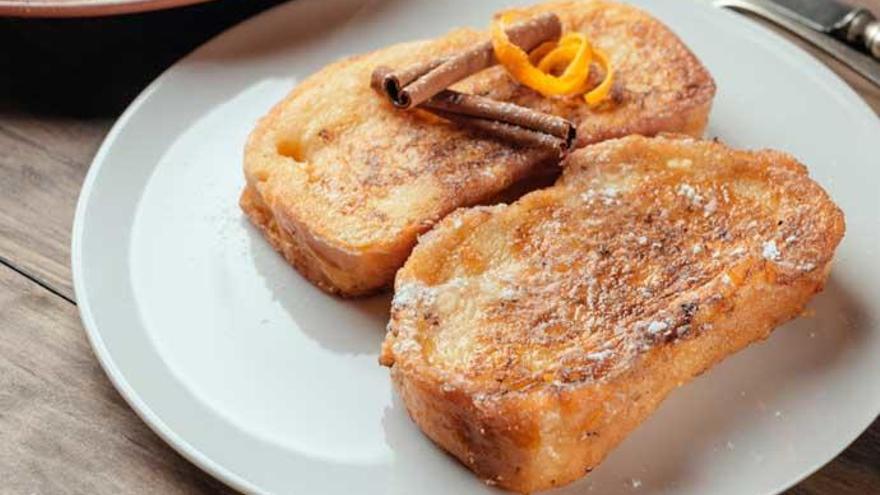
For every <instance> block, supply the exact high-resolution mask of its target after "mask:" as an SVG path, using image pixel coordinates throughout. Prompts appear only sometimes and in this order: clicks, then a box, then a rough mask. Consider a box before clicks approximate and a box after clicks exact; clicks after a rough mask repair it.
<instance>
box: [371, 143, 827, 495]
mask: <svg viewBox="0 0 880 495" xmlns="http://www.w3.org/2000/svg"><path fill="white" fill-rule="evenodd" d="M565 167H566V168H565V171H564V173H563V176H562V177H561V178H560V180H559V181H558V182H557V184H556V185H555V186H553V187H551V188H548V189H545V190H541V191H537V192H534V193H531V194H528V195H526V196H524V197H523V198H521V199H520V200H518V201H517V202H516V203H513V204H511V205H510V206H503V205H502V206H496V207H489V208H487V207H479V208H471V209H462V210H459V211H458V212H456V213H454V214H452V215H450V216H449V217H447V218H446V219H444V220H443V221H442V222H441V223H440V224H438V225H437V226H436V227H435V228H434V230H432V231H431V232H429V233H428V234H426V235H425V236H423V237H422V238H421V240H420V241H419V245H418V246H417V247H416V248H415V250H414V251H413V253H412V255H411V256H410V258H409V259H408V260H407V262H406V264H405V265H404V267H403V268H402V269H401V270H400V271H399V272H398V274H397V279H396V283H395V298H394V303H393V305H392V315H391V322H390V324H389V333H388V335H387V337H386V341H385V343H384V345H383V353H382V357H381V361H382V363H383V364H385V365H387V366H391V375H392V378H393V380H394V383H395V385H396V387H397V389H398V391H399V392H400V394H401V396H402V398H403V401H404V403H405V404H406V407H407V410H408V411H409V413H410V415H411V416H412V418H413V420H414V421H415V422H416V423H417V424H418V425H419V426H420V427H421V428H422V430H423V431H424V432H425V433H426V434H427V435H428V436H429V437H430V438H431V439H433V440H434V441H435V442H436V443H437V444H438V445H440V446H441V447H443V448H444V449H446V450H448V451H449V452H451V453H452V454H453V455H455V456H456V457H457V458H458V459H460V460H461V461H462V462H463V463H464V464H465V465H466V466H468V467H469V468H471V469H472V470H473V471H474V472H476V473H477V475H479V476H480V477H482V478H484V479H486V480H487V481H489V482H491V483H493V484H498V485H500V486H502V487H504V488H508V489H511V490H515V491H520V492H531V491H536V490H542V489H546V488H550V487H554V486H559V485H562V484H565V483H569V482H571V481H573V480H576V479H578V478H580V477H581V476H583V475H585V474H586V473H588V472H589V471H591V470H592V469H593V468H594V467H596V466H597V465H598V464H599V463H600V462H601V461H602V459H603V458H604V457H605V456H606V455H607V454H608V452H609V451H610V450H611V449H612V448H613V447H614V446H616V445H617V444H618V443H619V442H620V441H621V440H622V439H623V438H624V437H625V436H626V435H627V434H628V433H629V432H630V431H632V430H633V429H634V428H635V427H637V426H638V425H639V424H640V423H641V422H642V421H643V420H644V419H645V418H646V417H647V416H648V415H649V414H650V413H651V412H653V411H654V410H655V409H656V408H657V407H658V405H659V404H660V402H661V401H662V400H663V399H664V398H665V397H666V396H667V394H668V393H669V392H670V391H671V390H673V389H674V388H675V387H678V386H680V385H682V384H684V383H686V382H687V381H689V380H690V379H691V378H693V377H695V376H697V375H698V374H700V373H702V372H703V371H705V370H707V369H708V368H709V367H711V366H712V365H714V364H715V363H717V362H718V361H720V360H721V359H723V358H724V357H725V356H728V355H729V354H731V353H733V352H736V351H738V350H739V349H742V348H743V347H745V346H747V345H748V344H750V343H752V342H755V341H758V340H761V339H764V338H766V337H767V336H768V335H769V333H770V332H771V331H772V330H773V329H774V328H775V327H776V326H778V325H780V324H781V323H783V322H785V321H787V320H789V319H791V318H794V317H796V316H797V315H799V314H800V313H801V312H802V310H803V308H804V306H805V304H806V303H807V301H808V300H809V299H810V297H811V296H812V295H813V294H815V293H816V292H818V291H820V290H821V289H822V286H823V283H824V281H825V279H826V277H827V274H828V271H829V267H830V262H831V259H832V256H833V254H834V250H835V248H836V247H837V245H838V243H839V242H840V240H841V238H842V237H843V233H844V219H843V214H842V213H841V211H840V210H839V209H838V208H837V206H836V205H835V204H834V203H833V202H832V201H831V200H830V199H829V198H828V196H827V194H826V193H825V192H824V191H823V190H822V189H821V187H819V186H818V185H817V184H816V183H814V182H813V181H812V180H810V178H809V177H808V176H807V173H806V169H805V168H804V167H803V166H802V165H800V164H798V163H797V162H796V161H795V160H794V159H793V158H792V157H790V156H788V155H785V154H783V153H779V152H774V151H756V152H746V151H733V150H730V149H728V148H726V147H725V146H724V145H722V144H719V143H714V142H708V141H696V140H693V139H689V138H680V137H673V136H664V137H657V138H653V139H649V138H642V137H629V138H624V139H621V140H612V141H607V142H605V143H601V144H597V145H594V146H590V147H588V148H586V149H583V150H580V151H578V152H576V153H574V154H573V155H572V156H571V157H570V158H569V159H568V160H567V162H566V163H565Z"/></svg>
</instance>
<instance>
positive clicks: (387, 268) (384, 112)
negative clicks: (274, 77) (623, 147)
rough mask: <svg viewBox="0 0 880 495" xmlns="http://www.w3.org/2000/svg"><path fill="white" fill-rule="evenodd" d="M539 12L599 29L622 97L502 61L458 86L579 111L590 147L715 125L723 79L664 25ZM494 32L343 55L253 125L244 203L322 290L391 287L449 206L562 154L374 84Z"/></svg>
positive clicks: (593, 4)
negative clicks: (552, 87) (534, 78)
mask: <svg viewBox="0 0 880 495" xmlns="http://www.w3.org/2000/svg"><path fill="white" fill-rule="evenodd" d="M529 10H530V12H531V13H532V14H537V13H539V12H543V11H553V12H556V13H557V14H558V15H559V17H560V18H561V20H562V22H563V25H564V28H565V29H566V30H578V31H583V32H585V33H587V34H588V35H589V37H590V39H591V40H592V41H593V42H594V43H595V45H596V46H598V47H600V48H601V49H603V50H605V52H606V53H607V54H608V56H609V57H610V60H611V63H612V65H613V66H614V68H615V72H616V78H617V86H616V88H615V90H614V91H613V100H614V102H613V104H606V105H604V106H603V107H601V108H598V109H596V110H591V109H589V108H588V107H587V106H586V105H585V104H584V103H583V99H582V98H579V97H572V98H568V99H552V100H551V99H547V98H543V97H540V96H539V95H538V94H537V93H535V92H533V91H532V90H530V89H528V88H525V87H522V86H520V85H518V84H517V83H516V82H515V81H513V80H512V79H511V78H510V77H509V76H508V75H507V73H506V72H505V71H504V69H503V68H501V67H494V68H491V69H488V70H486V71H483V72H481V73H479V74H477V75H475V76H472V77H470V78H468V79H465V80H464V81H462V82H461V83H459V84H458V85H456V89H459V90H461V91H465V92H469V93H480V94H486V95H488V96H491V97H493V98H497V99H502V100H507V101H514V102H516V103H519V104H521V105H525V106H529V107H532V108H538V109H540V110H544V111H548V112H552V113H555V114H557V115H562V116H564V117H566V118H569V119H572V120H573V121H574V122H576V123H577V124H578V133H579V144H580V145H584V144H587V143H591V142H596V141H599V140H603V139H607V138H610V137H619V136H623V135H627V134H630V133H643V134H654V133H657V132H660V131H677V132H684V133H690V134H693V135H699V134H701V133H702V132H703V128H704V126H705V124H706V118H707V116H708V113H709V107H710V105H711V101H712V97H713V95H714V92H715V86H714V83H713V82H712V79H711V77H710V76H709V74H708V73H707V72H706V70H705V69H704V68H703V66H702V65H701V64H700V62H699V61H698V60H697V59H696V58H695V57H694V55H693V54H692V53H691V52H690V51H689V50H688V49H687V48H686V47H685V46H684V45H683V44H682V43H681V41H680V40H679V39H678V38H677V37H676V36H675V34H673V33H672V32H670V31H669V30H668V29H667V28H666V27H664V26H663V25H662V24H661V23H659V22H658V21H656V20H655V19H653V18H651V17H649V16H648V15H647V14H645V13H643V12H641V11H639V10H637V9H635V8H632V7H629V6H624V5H619V4H615V3H610V2H605V1H599V0H597V1H582V2H561V3H548V4H542V5H539V6H536V7H533V8H531V9H529ZM487 22H488V20H487ZM485 39H487V35H486V33H484V32H478V31H473V30H467V29H462V30H458V31H454V32H452V33H450V34H448V35H446V36H444V37H441V38H438V39H435V40H431V41H419V42H412V43H404V44H400V45H395V46H391V47H388V48H385V49H383V50H379V51H377V52H373V53H370V54H366V55H361V56H357V57H353V58H348V59H345V60H343V61H340V62H337V63H335V64H332V65H330V66H328V67H326V68H324V69H323V70H321V71H319V72H318V73H316V74H315V75H313V76H311V77H309V78H308V79H307V80H305V81H304V82H303V83H302V84H300V85H299V86H298V87H297V88H296V89H294V90H293V92H291V93H290V95H288V96H287V97H286V98H285V99H284V100H283V101H281V102H280V103H278V104H277V105H276V106H275V108H273V109H272V111H271V112H270V113H269V114H268V115H267V116H266V117H264V118H263V119H262V120H261V121H260V123H259V124H258V125H257V127H256V129H255V130H254V131H253V133H252V134H251V136H250V139H249V140H248V143H247V147H246V150H245V165H244V168H245V175H246V177H247V185H246V187H245V190H244V192H243V194H242V198H241V206H242V208H243V209H244V211H245V212H246V213H247V214H248V216H249V217H250V218H251V220H252V221H253V223H254V224H256V225H257V226H258V227H259V228H261V229H262V230H263V232H264V233H265V235H266V237H267V238H268V239H269V240H270V241H271V242H272V244H273V245H274V246H275V248H276V249H278V250H279V251H281V252H283V254H284V255H285V257H286V258H287V259H288V260H289V261H290V262H291V263H292V264H293V265H295V266H296V267H297V268H298V269H299V270H300V271H301V272H302V273H303V274H304V275H305V276H306V277H308V278H309V279H310V280H312V281H313V282H315V283H316V284H318V285H319V286H321V287H322V288H323V289H325V290H328V291H330V292H336V293H340V294H343V295H358V294H364V293H367V292H370V291H373V290H376V289H379V288H382V287H384V286H387V285H390V283H391V282H392V280H393V277H394V273H395V271H396V270H397V269H398V268H399V267H400V266H401V265H402V264H403V262H404V260H406V257H407V256H408V255H409V253H410V250H411V249H412V246H413V245H414V244H415V241H416V237H417V236H418V234H420V233H422V232H425V231H426V230H428V229H429V228H430V227H431V226H432V225H433V224H434V223H435V222H436V221H438V220H439V219H440V218H442V217H443V216H444V215H446V214H448V213H449V212H451V211H452V210H454V209H455V208H457V207H460V206H468V205H474V204H480V203H484V202H486V201H488V200H489V199H490V198H492V197H495V196H496V195H497V194H498V193H499V192H501V191H503V190H505V189H506V188H508V187H509V186H510V185H511V184H513V183H515V182H517V181H519V180H521V179H525V178H528V176H530V175H532V174H534V173H540V172H541V169H545V170H546V169H547V168H548V167H555V166H556V165H555V160H554V159H552V158H550V157H548V155H547V153H546V152H544V151H541V150H538V149H524V148H518V147H515V146H512V145H510V144H507V143H503V142H499V141H497V140H493V139H491V138H487V137H480V136H477V135H475V134H473V133H470V132H468V131H466V130H462V129H459V128H456V127H455V126H453V125H449V124H446V123H443V122H442V121H439V120H438V119H436V118H432V117H428V116H426V115H424V114H421V113H420V112H402V111H396V110H394V109H393V108H392V107H391V105H390V104H389V103H388V102H386V101H385V100H384V99H382V98H380V97H379V96H378V95H376V94H375V93H374V92H373V91H372V90H371V89H370V87H369V81H370V74H371V72H372V71H373V69H374V68H375V67H376V66H378V65H386V66H390V67H398V68H399V67H404V66H406V65H408V64H410V63H413V62H416V61H420V60H428V59H433V58H436V57H438V56H441V55H444V54H448V53H452V52H456V51H459V50H461V49H463V48H466V47H470V46H472V45H473V44H475V43H477V42H479V41H483V40H485Z"/></svg>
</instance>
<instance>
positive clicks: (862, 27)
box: [846, 9, 880, 59]
mask: <svg viewBox="0 0 880 495" xmlns="http://www.w3.org/2000/svg"><path fill="white" fill-rule="evenodd" d="M846 40H847V41H849V42H850V43H857V44H858V43H863V44H864V45H865V48H866V49H867V50H868V53H870V54H871V55H873V56H874V58H877V59H880V21H877V18H876V17H874V14H872V13H871V12H870V11H869V10H868V9H858V10H857V11H855V12H854V13H853V16H852V20H850V22H849V26H848V28H847V30H846Z"/></svg>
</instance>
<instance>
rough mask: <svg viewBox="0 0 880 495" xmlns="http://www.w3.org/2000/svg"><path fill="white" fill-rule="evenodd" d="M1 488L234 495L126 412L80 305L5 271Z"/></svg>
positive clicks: (1, 278)
mask: <svg viewBox="0 0 880 495" xmlns="http://www.w3.org/2000/svg"><path fill="white" fill-rule="evenodd" d="M0 315H3V317H2V321H0V480H2V481H0V483H2V485H0V492H3V493H33V494H65V493H95V494H98V493H169V494H177V493H181V494H182V493H232V492H231V491H230V490H228V489H227V488H225V487H224V486H223V485H222V484H221V483H220V482H218V481H216V480H214V479H212V478H211V477H210V476H208V475H207V474H205V473H203V472H202V471H200V470H199V469H198V468H196V467H195V466H193V465H192V464H189V463H188V462H187V461H186V460H184V459H183V458H182V457H181V456H180V455H178V454H177V453H175V452H174V451H173V450H172V449H171V448H170V447H168V446H167V445H166V444H165V443H164V442H163V441H162V440H161V439H160V438H159V437H158V436H157V435H155V434H154V433H153V432H152V431H150V430H149V429H148V428H147V427H146V426H145V425H144V424H143V423H142V422H141V421H140V419H139V418H138V417H137V416H136V415H135V414H134V413H133V412H132V411H131V409H129V407H128V406H127V404H126V403H125V402H124V401H123V400H122V398H121V397H120V396H119V394H118V393H117V392H116V390H115V389H114V388H113V386H112V385H111V384H110V382H109V380H108V379H107V378H106V377H105V376H104V373H103V372H102V370H101V369H100V366H99V365H98V363H97V361H96V360H95V358H94V356H93V355H92V353H91V351H90V348H89V345H88V343H87V341H86V339H85V336H84V334H83V332H82V329H81V326H80V323H79V318H78V316H77V312H76V306H74V305H72V304H70V303H69V302H67V301H65V300H63V299H61V298H59V297H57V296H54V295H52V294H51V293H50V292H48V291H46V290H45V289H44V288H42V287H40V286H38V285H36V284H35V283H33V282H32V281H30V280H28V279H26V278H25V277H22V276H21V275H20V274H18V273H16V272H15V271H13V270H11V269H9V268H8V267H6V266H2V265H0Z"/></svg>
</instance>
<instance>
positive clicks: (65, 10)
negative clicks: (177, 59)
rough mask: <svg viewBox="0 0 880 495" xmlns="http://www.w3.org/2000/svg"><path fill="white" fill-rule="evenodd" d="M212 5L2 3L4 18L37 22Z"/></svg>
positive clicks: (190, 1)
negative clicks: (44, 19) (35, 20)
mask: <svg viewBox="0 0 880 495" xmlns="http://www.w3.org/2000/svg"><path fill="white" fill-rule="evenodd" d="M210 1H212V0H72V1H66V2H63V1H42V2H33V1H28V0H25V1H21V0H0V16H11V17H33V18H40V17H42V18H58V17H108V16H114V15H120V14H134V13H137V12H149V11H153V10H164V9H171V8H175V7H185V6H187V5H194V4H197V3H207V2H210Z"/></svg>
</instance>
